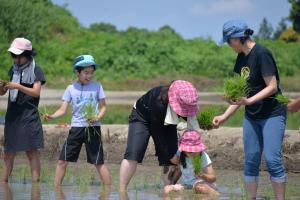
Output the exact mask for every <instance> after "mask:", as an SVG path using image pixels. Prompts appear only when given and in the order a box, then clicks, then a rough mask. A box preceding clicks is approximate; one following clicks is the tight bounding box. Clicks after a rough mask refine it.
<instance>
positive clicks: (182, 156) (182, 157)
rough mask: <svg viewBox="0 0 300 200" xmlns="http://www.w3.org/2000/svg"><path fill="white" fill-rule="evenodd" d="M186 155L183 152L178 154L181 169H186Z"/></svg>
mask: <svg viewBox="0 0 300 200" xmlns="http://www.w3.org/2000/svg"><path fill="white" fill-rule="evenodd" d="M201 154H202V152H200V153H199V155H201ZM186 157H187V156H186V154H185V153H184V152H181V154H180V163H181V165H182V167H183V168H186Z"/></svg>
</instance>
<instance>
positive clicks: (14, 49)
mask: <svg viewBox="0 0 300 200" xmlns="http://www.w3.org/2000/svg"><path fill="white" fill-rule="evenodd" d="M7 51H9V52H11V53H13V54H15V55H20V54H22V53H23V52H24V50H21V49H17V48H15V47H10V48H9V49H8V50H7Z"/></svg>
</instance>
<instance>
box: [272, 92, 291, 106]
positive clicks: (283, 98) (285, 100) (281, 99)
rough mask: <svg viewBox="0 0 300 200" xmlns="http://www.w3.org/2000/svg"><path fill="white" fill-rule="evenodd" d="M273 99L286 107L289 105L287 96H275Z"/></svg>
mask: <svg viewBox="0 0 300 200" xmlns="http://www.w3.org/2000/svg"><path fill="white" fill-rule="evenodd" d="M275 99H276V100H277V101H278V102H279V103H282V104H285V105H287V104H288V103H289V98H288V97H287V96H284V95H283V94H277V95H276V96H275Z"/></svg>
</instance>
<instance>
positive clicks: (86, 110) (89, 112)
mask: <svg viewBox="0 0 300 200" xmlns="http://www.w3.org/2000/svg"><path fill="white" fill-rule="evenodd" d="M82 113H83V115H84V118H85V119H86V121H87V122H88V124H89V126H88V127H86V129H85V131H86V133H87V136H88V141H89V142H90V140H91V132H92V131H91V129H90V127H92V128H93V129H94V132H95V133H96V134H98V135H100V133H98V131H97V130H96V129H95V128H94V127H93V125H92V124H91V122H90V121H91V120H93V119H95V117H96V116H97V107H96V105H94V104H93V103H92V102H88V103H86V104H85V105H84V106H83V107H82Z"/></svg>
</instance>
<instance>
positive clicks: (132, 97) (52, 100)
mask: <svg viewBox="0 0 300 200" xmlns="http://www.w3.org/2000/svg"><path fill="white" fill-rule="evenodd" d="M63 93H64V90H56V89H43V90H42V93H41V101H40V105H42V106H43V105H57V104H60V102H61V97H62V95H63ZM144 93H145V92H144V91H107V92H106V99H107V103H108V104H110V105H117V104H118V105H132V104H133V103H134V102H135V101H136V100H137V99H138V98H139V97H140V96H141V95H143V94H144ZM285 94H286V95H288V96H289V97H290V98H295V97H298V96H300V93H285ZM222 95H223V94H222V93H219V92H200V93H199V96H200V104H211V105H223V104H226V103H225V102H224V101H223V100H222ZM7 96H8V95H7V94H6V95H5V96H1V97H0V109H4V108H6V105H7Z"/></svg>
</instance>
